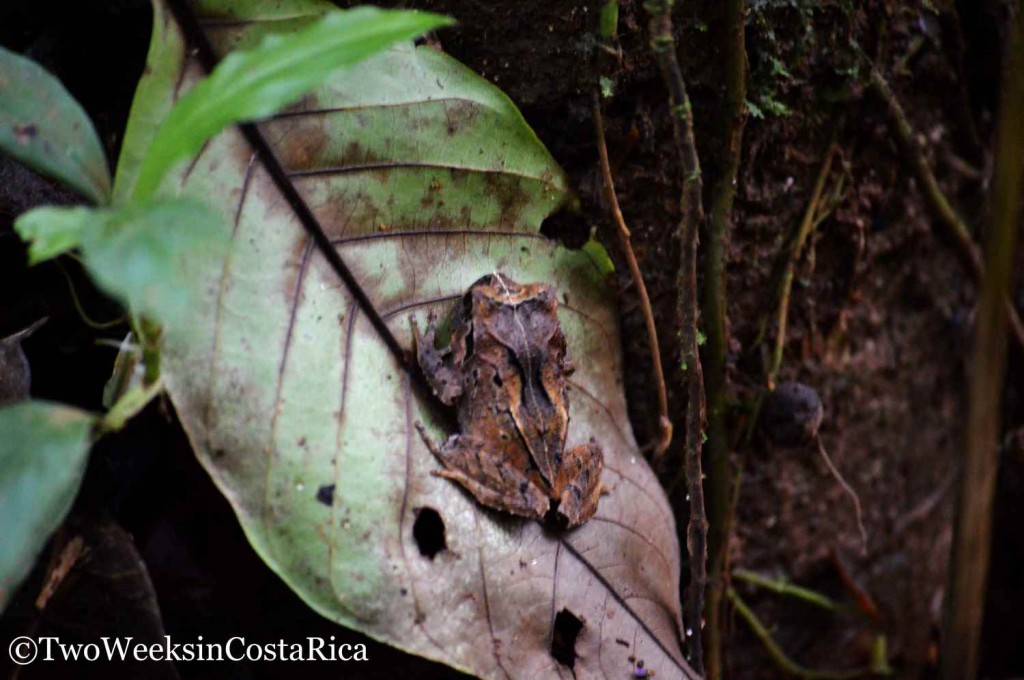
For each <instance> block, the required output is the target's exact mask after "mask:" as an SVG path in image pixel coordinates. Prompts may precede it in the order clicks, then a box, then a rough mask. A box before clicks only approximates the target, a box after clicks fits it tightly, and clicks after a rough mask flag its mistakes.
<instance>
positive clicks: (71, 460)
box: [0, 401, 93, 611]
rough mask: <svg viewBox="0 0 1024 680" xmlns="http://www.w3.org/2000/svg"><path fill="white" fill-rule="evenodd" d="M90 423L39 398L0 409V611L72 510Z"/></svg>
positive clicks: (85, 415)
mask: <svg viewBox="0 0 1024 680" xmlns="http://www.w3.org/2000/svg"><path fill="white" fill-rule="evenodd" d="M92 423H93V418H92V416H90V415H89V414H88V413H85V412H83V411H79V410H78V409H74V408H70V407H67V406H62V405H60V404H52V403H48V402H43V401H24V402H20V403H18V404H15V405H13V406H8V407H6V408H3V409H0V536H3V550H0V611H3V609H4V607H5V606H6V605H7V603H8V602H9V601H10V598H11V596H12V595H13V594H14V590H15V589H16V588H17V586H18V584H20V583H21V581H22V579H24V578H25V576H26V575H28V572H29V571H30V570H31V569H32V565H33V563H34V562H35V560H36V557H37V556H38V555H39V552H40V551H41V550H42V549H43V546H45V545H46V542H47V540H49V538H50V534H52V533H53V532H54V531H55V530H56V529H57V527H58V526H60V523H61V522H62V521H63V520H64V516H65V515H66V514H67V513H68V510H69V509H71V503H72V501H74V499H75V494H77V493H78V486H79V484H80V483H81V480H82V474H83V472H84V471H85V463H86V460H87V458H88V453H89V430H90V428H91V427H92Z"/></svg>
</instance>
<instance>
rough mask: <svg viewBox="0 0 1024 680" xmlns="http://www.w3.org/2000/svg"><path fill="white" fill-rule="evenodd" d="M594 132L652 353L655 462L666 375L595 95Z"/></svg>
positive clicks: (662, 433)
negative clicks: (655, 412) (655, 423)
mask: <svg viewBox="0 0 1024 680" xmlns="http://www.w3.org/2000/svg"><path fill="white" fill-rule="evenodd" d="M594 129H595V136H596V137H597V153H598V156H599V157H600V159H601V180H602V184H603V186H604V198H605V201H607V203H608V207H609V208H610V209H611V212H612V217H614V218H615V224H616V226H617V227H618V229H617V230H616V233H618V235H619V246H620V247H621V248H622V252H623V254H624V255H625V257H626V262H627V263H628V265H629V272H630V275H631V276H632V277H633V282H634V283H635V284H636V291H637V295H639V297H640V310H641V312H643V316H644V323H646V325H647V345H648V348H649V350H650V352H651V377H652V378H653V379H654V385H655V388H656V390H657V393H658V440H657V442H655V444H654V452H653V454H652V458H653V460H654V462H657V461H658V459H659V458H661V456H662V454H664V453H665V451H666V450H667V449H668V445H669V444H670V443H671V442H672V421H671V420H670V419H669V417H668V395H667V392H666V390H665V372H664V370H663V369H662V366H661V350H660V349H659V347H660V345H659V343H658V328H657V327H656V326H655V325H654V312H653V310H652V309H651V298H650V297H649V296H648V295H647V285H646V284H645V283H644V276H643V272H641V271H640V264H639V263H638V262H637V260H636V255H635V254H634V253H633V244H632V242H631V240H630V232H629V227H627V226H626V220H625V218H623V216H622V209H621V208H620V207H619V198H618V196H617V195H616V193H615V180H614V179H613V178H612V169H611V165H610V163H609V162H608V145H607V144H606V143H605V139H604V119H603V117H602V115H601V102H600V100H599V99H598V97H597V95H596V94H595V95H594Z"/></svg>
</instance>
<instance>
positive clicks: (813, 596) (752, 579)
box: [732, 569, 839, 612]
mask: <svg viewBox="0 0 1024 680" xmlns="http://www.w3.org/2000/svg"><path fill="white" fill-rule="evenodd" d="M732 576H733V578H738V579H739V580H741V581H746V582H747V583H750V584H752V585H755V586H758V587H760V588H764V589H766V590H770V591H772V592H773V593H777V594H779V595H786V596H788V597H795V598H796V599H798V600H803V601H804V602H807V603H808V604H813V605H814V606H816V607H820V608H822V609H824V610H826V611H830V612H837V611H839V607H838V605H836V603H835V602H833V601H832V599H831V598H828V597H825V596H824V595H822V594H821V593H817V592H815V591H813V590H809V589H807V588H801V587H800V586H798V585H794V584H792V583H790V582H788V581H780V580H774V579H770V578H768V577H766V576H761V575H760V574H758V573H756V572H753V571H748V570H746V569H734V570H733V571H732Z"/></svg>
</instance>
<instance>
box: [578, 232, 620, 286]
mask: <svg viewBox="0 0 1024 680" xmlns="http://www.w3.org/2000/svg"><path fill="white" fill-rule="evenodd" d="M583 252H585V253H586V254H587V255H588V256H589V257H590V260H591V261H592V262H593V263H594V266H595V267H597V270H598V271H599V272H600V273H601V275H602V276H609V275H610V274H614V273H615V263H614V262H612V258H611V257H610V256H609V255H608V251H607V250H605V247H604V246H603V245H602V244H601V242H600V241H598V240H597V239H596V238H594V235H593V234H591V235H590V240H589V241H587V242H586V243H584V244H583Z"/></svg>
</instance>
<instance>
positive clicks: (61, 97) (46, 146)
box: [0, 47, 110, 203]
mask: <svg viewBox="0 0 1024 680" xmlns="http://www.w3.org/2000/svg"><path fill="white" fill-rule="evenodd" d="M0 151H4V152H5V153H7V154H10V155H11V156H13V157H14V158H16V159H18V160H19V161H21V162H22V163H24V164H25V165H28V166H29V167H31V168H33V169H34V170H38V171H39V172H41V173H43V174H44V175H48V176H50V177H53V178H54V179H56V180H59V181H61V182H63V183H64V184H67V185H68V186H70V187H71V188H73V189H74V190H75V191H77V192H78V193H80V194H82V195H83V196H85V197H86V198H88V199H90V200H92V201H94V202H96V203H106V202H107V200H108V197H109V195H110V170H109V168H107V159H106V156H105V155H104V152H103V145H102V144H100V139H99V136H97V134H96V130H95V129H94V128H93V126H92V122H90V120H89V117H88V116H87V115H86V113H85V111H84V110H83V109H82V107H81V106H80V105H79V104H78V102H76V101H75V100H74V99H73V98H72V97H71V95H70V94H68V91H67V90H65V89H64V86H63V85H61V84H60V81H59V80H57V79H56V78H54V77H53V76H52V75H50V73H49V72H47V71H46V70H45V69H44V68H43V67H41V66H39V65H38V64H36V63H35V62H34V61H32V60H31V59H26V58H25V57H22V56H20V55H18V54H15V53H14V52H10V51H8V50H5V49H4V48H2V47H0Z"/></svg>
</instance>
